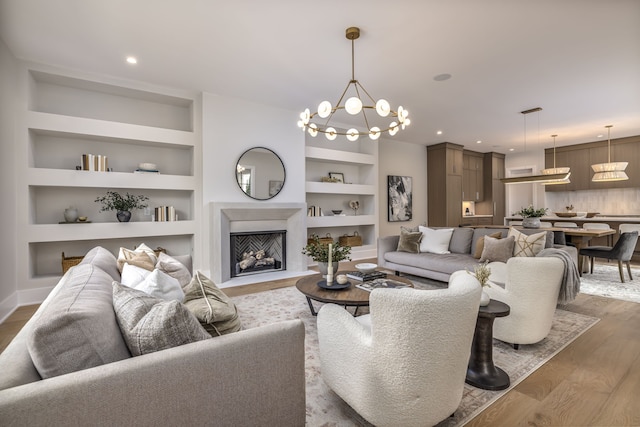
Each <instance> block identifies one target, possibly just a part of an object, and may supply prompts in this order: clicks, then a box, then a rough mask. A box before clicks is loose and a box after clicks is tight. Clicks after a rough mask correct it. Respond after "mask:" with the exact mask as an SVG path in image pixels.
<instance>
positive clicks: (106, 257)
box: [80, 246, 120, 280]
mask: <svg viewBox="0 0 640 427" xmlns="http://www.w3.org/2000/svg"><path fill="white" fill-rule="evenodd" d="M80 264H93V265H95V266H96V267H99V268H100V269H101V270H102V271H104V272H106V273H108V274H109V276H111V278H112V279H113V280H120V271H118V265H117V262H116V257H115V256H114V255H113V254H112V253H111V252H109V251H108V250H106V249H105V248H103V247H102V246H96V247H95V248H93V249H91V250H90V251H89V252H87V254H86V255H85V256H84V258H82V261H80Z"/></svg>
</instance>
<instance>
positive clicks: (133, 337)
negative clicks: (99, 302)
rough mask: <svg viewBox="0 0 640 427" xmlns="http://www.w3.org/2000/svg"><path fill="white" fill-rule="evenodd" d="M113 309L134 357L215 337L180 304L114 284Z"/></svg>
mask: <svg viewBox="0 0 640 427" xmlns="http://www.w3.org/2000/svg"><path fill="white" fill-rule="evenodd" d="M113 308H114V310H115V312H116V317H117V319H118V325H119V326H120V330H121V331H122V336H123V337H124V340H125V342H126V343H127V347H129V351H130V352H131V354H132V355H133V356H140V355H142V354H147V353H153V352H155V351H160V350H165V349H167V348H172V347H177V346H180V345H184V344H189V343H192V342H196V341H201V340H205V339H208V338H211V335H209V334H208V333H207V331H205V330H204V328H203V327H202V326H200V323H199V322H198V319H196V318H195V316H194V315H193V314H191V312H190V311H189V310H187V308H186V307H185V306H184V305H182V303H180V302H178V301H164V300H162V299H159V298H156V297H152V296H150V295H148V294H146V293H144V292H142V291H138V290H136V289H131V288H128V287H126V286H124V285H122V284H120V283H118V282H113Z"/></svg>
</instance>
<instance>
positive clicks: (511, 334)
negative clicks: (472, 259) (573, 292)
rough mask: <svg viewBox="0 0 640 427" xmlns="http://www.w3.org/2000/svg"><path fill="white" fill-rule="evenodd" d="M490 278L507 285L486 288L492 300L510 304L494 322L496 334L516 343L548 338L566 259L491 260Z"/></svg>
mask: <svg viewBox="0 0 640 427" xmlns="http://www.w3.org/2000/svg"><path fill="white" fill-rule="evenodd" d="M488 266H489V268H490V269H491V277H490V279H489V280H490V281H492V282H496V283H502V284H504V288H502V287H501V286H498V285H492V286H489V287H485V291H486V292H487V293H488V294H489V296H490V297H491V299H495V300H498V301H502V302H504V303H505V304H508V305H509V306H510V307H511V312H510V313H509V315H508V316H506V317H500V318H497V319H496V320H495V322H494V324H493V337H494V338H497V339H499V340H500V341H504V342H506V343H509V344H513V346H514V348H516V349H517V348H518V346H519V345H520V344H534V343H537V342H539V341H541V340H542V339H544V337H546V336H547V335H548V334H549V331H550V330H551V323H552V321H553V316H554V313H555V310H556V305H557V303H558V294H559V292H560V285H561V283H562V280H563V275H564V262H562V260H560V259H559V258H555V257H513V258H509V260H508V261H507V263H506V264H505V263H501V262H492V263H489V265H488Z"/></svg>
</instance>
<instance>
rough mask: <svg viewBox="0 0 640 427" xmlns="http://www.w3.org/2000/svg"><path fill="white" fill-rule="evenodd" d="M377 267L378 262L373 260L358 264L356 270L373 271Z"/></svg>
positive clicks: (364, 272)
mask: <svg viewBox="0 0 640 427" xmlns="http://www.w3.org/2000/svg"><path fill="white" fill-rule="evenodd" d="M376 268H378V264H374V263H371V262H363V263H360V264H356V270H358V271H359V272H360V273H363V274H366V273H372V272H374V271H375V270H376Z"/></svg>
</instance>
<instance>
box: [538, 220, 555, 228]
mask: <svg viewBox="0 0 640 427" xmlns="http://www.w3.org/2000/svg"><path fill="white" fill-rule="evenodd" d="M551 227H553V224H552V223H550V222H549V221H540V228H551Z"/></svg>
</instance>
